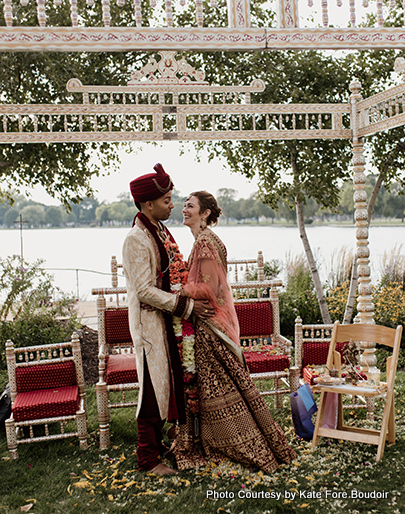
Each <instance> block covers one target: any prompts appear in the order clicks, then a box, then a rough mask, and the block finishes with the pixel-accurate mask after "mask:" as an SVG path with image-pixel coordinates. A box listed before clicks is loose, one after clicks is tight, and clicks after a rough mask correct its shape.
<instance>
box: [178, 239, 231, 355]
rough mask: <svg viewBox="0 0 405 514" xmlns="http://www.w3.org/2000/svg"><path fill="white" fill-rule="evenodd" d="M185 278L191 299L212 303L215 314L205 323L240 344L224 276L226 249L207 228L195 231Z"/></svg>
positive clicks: (186, 290)
mask: <svg viewBox="0 0 405 514" xmlns="http://www.w3.org/2000/svg"><path fill="white" fill-rule="evenodd" d="M222 246H223V245H222ZM220 254H221V255H220ZM221 257H222V259H221ZM187 282H188V283H187V284H186V285H185V286H184V291H185V292H186V294H187V295H189V296H191V297H192V298H194V299H195V300H201V299H204V300H209V302H210V304H211V305H212V306H213V307H215V309H216V315H215V316H214V317H213V318H210V320H209V324H212V325H213V326H214V327H216V328H217V329H218V330H220V331H221V332H223V333H224V334H225V335H227V336H228V337H229V338H230V339H231V340H232V341H233V342H234V343H235V344H236V345H238V346H240V342H239V323H238V318H237V316H236V312H235V307H234V304H233V298H232V292H231V288H230V287H229V284H228V280H227V273H226V250H225V247H224V246H223V248H221V245H220V240H219V238H217V236H216V235H215V234H214V233H213V232H211V231H204V232H200V233H199V234H198V235H197V239H196V241H195V243H194V246H193V248H192V251H191V254H190V258H189V274H188V281H187Z"/></svg>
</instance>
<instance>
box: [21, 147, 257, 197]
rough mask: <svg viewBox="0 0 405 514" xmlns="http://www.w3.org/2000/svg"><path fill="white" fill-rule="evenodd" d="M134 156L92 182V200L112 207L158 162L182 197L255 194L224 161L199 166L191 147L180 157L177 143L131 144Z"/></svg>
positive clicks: (123, 158) (124, 155) (204, 161)
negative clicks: (220, 192) (202, 193)
mask: <svg viewBox="0 0 405 514" xmlns="http://www.w3.org/2000/svg"><path fill="white" fill-rule="evenodd" d="M134 148H136V149H137V151H136V152H134V153H131V154H127V153H126V152H125V151H124V150H122V151H121V152H120V157H121V167H120V170H119V171H117V172H112V173H111V174H110V175H107V176H104V177H98V178H94V179H93V180H92V181H91V185H92V187H93V188H94V189H95V190H96V193H95V197H96V198H97V199H98V200H99V202H103V201H106V202H107V203H112V202H114V201H116V200H117V196H118V195H119V194H120V193H123V192H129V183H130V181H131V180H133V179H134V178H136V177H139V176H140V175H144V174H145V173H151V172H153V166H154V165H155V164H156V163H158V162H160V163H161V164H162V166H163V168H164V169H165V171H166V173H168V174H169V175H170V176H171V178H172V180H173V183H174V187H175V188H176V189H177V191H180V193H181V194H182V195H184V196H186V195H187V194H188V193H191V192H192V191H198V190H201V189H205V190H206V191H209V192H210V193H212V194H214V195H216V193H217V191H218V189H220V188H224V187H226V188H231V189H235V190H236V191H238V194H237V195H236V198H248V197H249V196H250V195H251V194H253V193H255V192H256V191H257V189H258V188H257V183H256V181H255V180H252V181H249V180H248V179H247V178H246V177H244V176H242V175H239V174H236V173H231V172H230V171H229V169H228V167H227V165H226V161H225V160H219V159H215V160H214V161H212V162H210V163H208V159H207V158H206V156H203V158H202V159H201V162H199V163H198V162H197V161H196V160H195V150H194V147H193V145H192V144H191V143H187V145H186V148H188V149H189V150H190V151H189V152H186V153H185V154H183V155H180V143H178V142H176V141H170V142H163V143H162V144H161V145H159V146H154V145H151V144H147V143H134ZM30 191H31V195H30V198H31V199H32V200H34V201H37V202H41V203H44V204H46V205H58V204H59V203H60V202H59V201H58V200H57V199H56V200H55V199H52V198H51V197H50V196H49V195H47V194H46V192H45V191H44V190H43V189H42V188H41V187H36V188H34V189H32V190H30Z"/></svg>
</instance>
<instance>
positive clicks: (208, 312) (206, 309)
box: [193, 300, 216, 319]
mask: <svg viewBox="0 0 405 514" xmlns="http://www.w3.org/2000/svg"><path fill="white" fill-rule="evenodd" d="M215 312H216V311H215V309H214V307H212V305H211V304H210V303H209V301H208V300H194V307H193V314H194V315H195V316H197V317H198V318H201V319H208V318H212V316H215Z"/></svg>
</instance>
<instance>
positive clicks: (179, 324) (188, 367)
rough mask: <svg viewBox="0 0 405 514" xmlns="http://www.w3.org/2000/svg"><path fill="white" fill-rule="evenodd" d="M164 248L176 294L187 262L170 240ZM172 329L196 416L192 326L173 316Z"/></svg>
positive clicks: (191, 406)
mask: <svg viewBox="0 0 405 514" xmlns="http://www.w3.org/2000/svg"><path fill="white" fill-rule="evenodd" d="M164 246H165V249H166V251H167V254H168V256H169V260H170V265H169V273H170V289H171V291H172V292H173V293H176V292H178V291H180V290H181V288H182V286H183V285H185V284H186V283H187V278H188V269H187V262H186V261H185V260H184V259H183V255H182V254H181V253H180V250H179V247H178V245H177V244H176V243H173V242H172V241H170V239H166V241H165V245H164ZM173 329H174V335H175V336H176V341H177V347H178V350H179V354H180V359H181V362H182V366H183V372H184V373H183V381H184V389H185V392H186V395H187V404H188V407H189V409H190V411H191V412H192V413H194V414H197V413H198V411H199V405H198V386H197V375H196V372H195V356H194V342H195V330H194V326H193V324H192V323H191V321H190V320H184V319H181V318H178V317H177V316H173Z"/></svg>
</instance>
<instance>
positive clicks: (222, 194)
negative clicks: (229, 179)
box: [217, 187, 238, 220]
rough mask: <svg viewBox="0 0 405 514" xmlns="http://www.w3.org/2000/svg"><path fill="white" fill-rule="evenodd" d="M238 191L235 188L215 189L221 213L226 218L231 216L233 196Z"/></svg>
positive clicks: (234, 196)
mask: <svg viewBox="0 0 405 514" xmlns="http://www.w3.org/2000/svg"><path fill="white" fill-rule="evenodd" d="M237 194H238V192H237V191H236V189H232V188H227V187H221V188H220V189H218V191H217V202H218V204H219V205H220V206H221V209H222V214H223V215H224V217H225V218H226V219H227V220H228V218H229V217H230V216H231V214H230V209H231V206H232V204H233V203H234V202H235V198H236V195H237Z"/></svg>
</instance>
